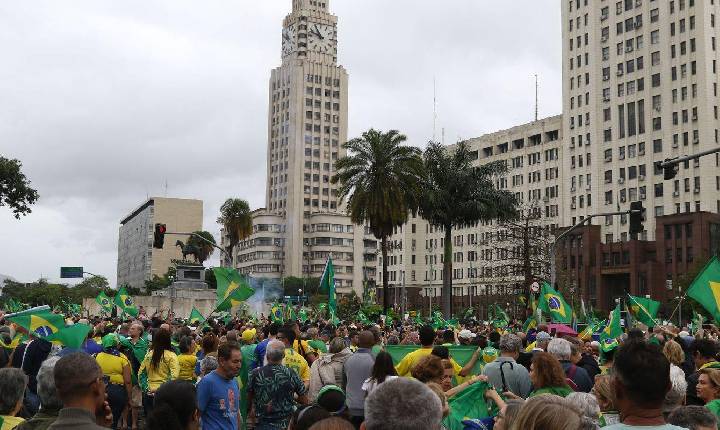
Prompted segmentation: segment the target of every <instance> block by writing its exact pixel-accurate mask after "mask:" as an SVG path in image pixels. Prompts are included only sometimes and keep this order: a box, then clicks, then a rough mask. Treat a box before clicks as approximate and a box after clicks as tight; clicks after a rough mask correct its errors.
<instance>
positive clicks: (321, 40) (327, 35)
mask: <svg viewBox="0 0 720 430" xmlns="http://www.w3.org/2000/svg"><path fill="white" fill-rule="evenodd" d="M335 46H336V42H335V29H334V28H333V26H331V25H324V24H308V48H310V49H311V50H313V51H316V52H320V53H323V54H334V53H335Z"/></svg>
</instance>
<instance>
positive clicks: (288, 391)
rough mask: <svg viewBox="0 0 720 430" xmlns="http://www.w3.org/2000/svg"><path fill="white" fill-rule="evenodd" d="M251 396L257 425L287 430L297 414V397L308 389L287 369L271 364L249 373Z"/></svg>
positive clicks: (295, 374)
mask: <svg viewBox="0 0 720 430" xmlns="http://www.w3.org/2000/svg"><path fill="white" fill-rule="evenodd" d="M248 392H249V393H250V394H251V395H252V396H253V405H254V406H255V415H256V416H257V424H264V425H266V426H271V427H274V428H277V429H286V428H287V426H288V422H289V421H290V417H291V416H292V413H293V411H294V410H295V399H294V395H295V394H297V395H298V396H302V395H303V394H305V393H306V392H307V388H305V384H304V383H303V381H301V380H300V377H298V375H297V373H295V372H294V371H293V370H291V369H290V368H288V367H287V366H282V365H278V364H268V365H267V366H263V367H260V368H258V369H255V370H253V371H252V373H250V379H249V380H248Z"/></svg>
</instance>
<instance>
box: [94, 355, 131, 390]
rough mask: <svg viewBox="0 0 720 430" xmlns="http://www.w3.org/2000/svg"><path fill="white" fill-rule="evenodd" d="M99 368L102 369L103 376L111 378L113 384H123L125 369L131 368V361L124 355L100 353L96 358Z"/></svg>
mask: <svg viewBox="0 0 720 430" xmlns="http://www.w3.org/2000/svg"><path fill="white" fill-rule="evenodd" d="M95 361H97V364H98V366H100V368H101V369H102V372H103V375H107V376H109V377H110V383H111V384H123V383H124V382H125V379H124V378H123V367H125V366H127V367H130V360H128V359H127V357H125V355H124V354H120V355H112V354H108V353H106V352H99V353H98V354H97V355H96V356H95Z"/></svg>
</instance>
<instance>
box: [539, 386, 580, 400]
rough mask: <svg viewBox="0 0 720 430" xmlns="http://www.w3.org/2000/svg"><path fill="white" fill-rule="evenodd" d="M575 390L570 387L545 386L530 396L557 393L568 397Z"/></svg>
mask: <svg viewBox="0 0 720 430" xmlns="http://www.w3.org/2000/svg"><path fill="white" fill-rule="evenodd" d="M572 392H573V390H572V388H570V387H545V388H540V389H538V390H535V391H533V392H531V393H530V395H529V396H528V398H530V397H535V396H539V395H540V394H555V395H556V396H560V397H567V396H568V395H569V394H570V393H572Z"/></svg>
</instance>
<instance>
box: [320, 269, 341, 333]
mask: <svg viewBox="0 0 720 430" xmlns="http://www.w3.org/2000/svg"><path fill="white" fill-rule="evenodd" d="M318 291H319V292H321V293H322V294H327V295H328V310H329V311H330V319H331V320H332V321H333V322H335V320H336V319H337V302H336V298H335V267H334V266H333V262H332V258H330V257H328V259H327V262H326V263H325V270H323V274H322V277H320V287H319V290H318Z"/></svg>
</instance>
